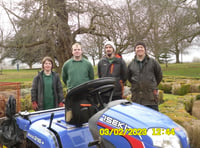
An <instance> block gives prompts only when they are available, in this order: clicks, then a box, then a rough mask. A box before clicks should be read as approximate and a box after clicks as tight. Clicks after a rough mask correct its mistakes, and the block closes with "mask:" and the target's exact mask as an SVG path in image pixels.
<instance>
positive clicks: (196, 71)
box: [161, 63, 200, 78]
mask: <svg viewBox="0 0 200 148" xmlns="http://www.w3.org/2000/svg"><path fill="white" fill-rule="evenodd" d="M161 67H162V71H163V75H164V76H178V77H179V76H181V77H187V78H200V63H183V64H168V67H167V68H166V66H165V65H164V64H161Z"/></svg>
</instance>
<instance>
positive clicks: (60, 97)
mask: <svg viewBox="0 0 200 148" xmlns="http://www.w3.org/2000/svg"><path fill="white" fill-rule="evenodd" d="M56 77H57V79H56V80H57V82H56V85H57V87H56V88H57V94H58V104H59V106H60V103H62V104H63V100H64V95H63V87H62V83H61V81H60V77H59V75H58V74H56Z"/></svg>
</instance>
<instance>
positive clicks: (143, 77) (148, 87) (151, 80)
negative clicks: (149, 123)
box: [128, 42, 162, 111]
mask: <svg viewBox="0 0 200 148" xmlns="http://www.w3.org/2000/svg"><path fill="white" fill-rule="evenodd" d="M135 53H136V55H135V58H134V59H133V60H132V62H131V63H130V64H129V66H128V80H129V82H130V83H131V85H132V87H131V92H132V101H133V102H136V103H139V104H142V105H145V106H147V107H150V108H152V109H155V110H157V111H158V88H157V86H158V85H159V83H160V82H161V80H162V71H161V67H160V65H159V64H158V62H157V61H156V60H154V59H152V58H150V57H149V56H148V55H147V53H146V46H145V44H144V43H143V42H138V43H137V44H136V45H135Z"/></svg>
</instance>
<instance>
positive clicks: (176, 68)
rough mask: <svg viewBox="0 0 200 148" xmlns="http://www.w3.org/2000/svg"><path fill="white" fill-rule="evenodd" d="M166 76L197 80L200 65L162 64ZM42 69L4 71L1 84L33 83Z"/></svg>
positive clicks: (0, 78)
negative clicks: (166, 65)
mask: <svg viewBox="0 0 200 148" xmlns="http://www.w3.org/2000/svg"><path fill="white" fill-rule="evenodd" d="M161 68H162V71H163V75H164V76H168V77H182V78H197V79H200V63H183V64H168V67H167V68H166V67H165V64H161ZM38 71H40V69H33V70H29V69H20V70H19V71H17V70H16V69H14V70H3V74H2V75H0V82H27V81H32V80H33V78H34V76H36V75H37V73H38ZM94 73H95V78H97V77H98V76H97V67H96V66H95V67H94Z"/></svg>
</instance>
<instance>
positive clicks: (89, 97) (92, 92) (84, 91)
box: [65, 77, 115, 127]
mask: <svg viewBox="0 0 200 148" xmlns="http://www.w3.org/2000/svg"><path fill="white" fill-rule="evenodd" d="M114 87H115V79H114V78H111V77H106V78H99V79H96V80H91V81H88V82H86V83H83V84H81V85H79V86H77V87H75V88H73V89H71V90H70V91H69V92H68V94H67V96H66V99H65V121H66V122H67V123H70V124H74V125H76V126H77V127H79V126H82V124H83V123H86V122H88V120H89V118H90V117H91V116H92V115H94V114H95V113H96V112H98V111H99V110H101V109H103V108H104V107H105V106H104V103H103V101H102V99H101V94H103V93H105V92H108V91H111V96H110V97H111V98H112V94H113V90H114ZM110 100H111V99H110Z"/></svg>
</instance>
